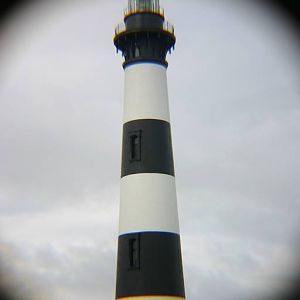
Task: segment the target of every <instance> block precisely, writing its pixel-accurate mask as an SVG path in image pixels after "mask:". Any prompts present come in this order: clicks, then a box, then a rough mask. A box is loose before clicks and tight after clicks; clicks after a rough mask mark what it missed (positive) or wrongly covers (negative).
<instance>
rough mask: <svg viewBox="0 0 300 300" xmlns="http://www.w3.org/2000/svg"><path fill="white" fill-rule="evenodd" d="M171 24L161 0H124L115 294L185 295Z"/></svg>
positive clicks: (118, 39) (145, 297)
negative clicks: (171, 95)
mask: <svg viewBox="0 0 300 300" xmlns="http://www.w3.org/2000/svg"><path fill="white" fill-rule="evenodd" d="M175 40H176V39H175V34H174V27H173V26H172V25H170V24H169V23H168V22H167V21H166V20H165V16H164V12H163V10H162V9H161V7H160V4H159V0H129V1H128V8H127V9H126V11H125V17H124V22H122V23H121V25H119V26H118V27H117V28H116V30H115V37H114V44H115V46H116V48H117V50H120V51H121V52H122V54H123V56H124V58H125V61H124V63H123V68H124V71H125V97H124V116H123V145H122V167H121V201H120V220H119V240H118V262H117V282H116V299H128V300H129V299H139V300H150V299H161V300H162V299H164V300H167V299H168V300H174V299H185V292H184V281H183V271H182V259H181V246H180V236H179V224H178V212H177V200H176V188H175V172H174V163H173V152H172V141H171V129H170V116H169V104H168V90H167V77H166V70H167V66H168V64H167V62H166V55H167V53H168V52H170V53H171V50H172V49H174V44H175Z"/></svg>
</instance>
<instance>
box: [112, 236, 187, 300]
mask: <svg viewBox="0 0 300 300" xmlns="http://www.w3.org/2000/svg"><path fill="white" fill-rule="evenodd" d="M180 249H181V247H180V237H179V235H178V234H175V233H166V232H142V233H136V234H134V233H133V234H125V235H121V236H120V237H119V245H118V269H117V270H118V271H117V290H116V298H117V299H118V298H122V297H130V296H150V295H160V296H175V297H184V296H185V293H184V284H183V272H182V261H181V250H180Z"/></svg>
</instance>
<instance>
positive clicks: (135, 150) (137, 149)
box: [129, 130, 141, 161]
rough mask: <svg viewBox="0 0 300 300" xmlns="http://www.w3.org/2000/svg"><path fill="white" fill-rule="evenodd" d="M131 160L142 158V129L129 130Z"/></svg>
mask: <svg viewBox="0 0 300 300" xmlns="http://www.w3.org/2000/svg"><path fill="white" fill-rule="evenodd" d="M129 143H130V145H129V146H130V161H140V160H141V130H137V131H131V132H129Z"/></svg>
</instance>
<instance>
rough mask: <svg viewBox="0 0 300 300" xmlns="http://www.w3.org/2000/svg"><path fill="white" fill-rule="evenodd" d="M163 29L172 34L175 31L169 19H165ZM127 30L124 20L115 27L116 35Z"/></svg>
mask: <svg viewBox="0 0 300 300" xmlns="http://www.w3.org/2000/svg"><path fill="white" fill-rule="evenodd" d="M163 30H164V31H166V32H169V33H171V34H174V33H175V30H174V26H173V25H172V24H171V23H170V22H168V21H164V23H163ZM125 31H126V25H125V23H124V22H122V23H120V24H118V25H117V27H116V28H115V35H118V34H121V33H123V32H125Z"/></svg>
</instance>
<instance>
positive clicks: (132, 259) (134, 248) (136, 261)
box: [129, 237, 140, 269]
mask: <svg viewBox="0 0 300 300" xmlns="http://www.w3.org/2000/svg"><path fill="white" fill-rule="evenodd" d="M139 267H140V245H139V238H138V237H137V238H132V239H129V268H130V269H138V268H139Z"/></svg>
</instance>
